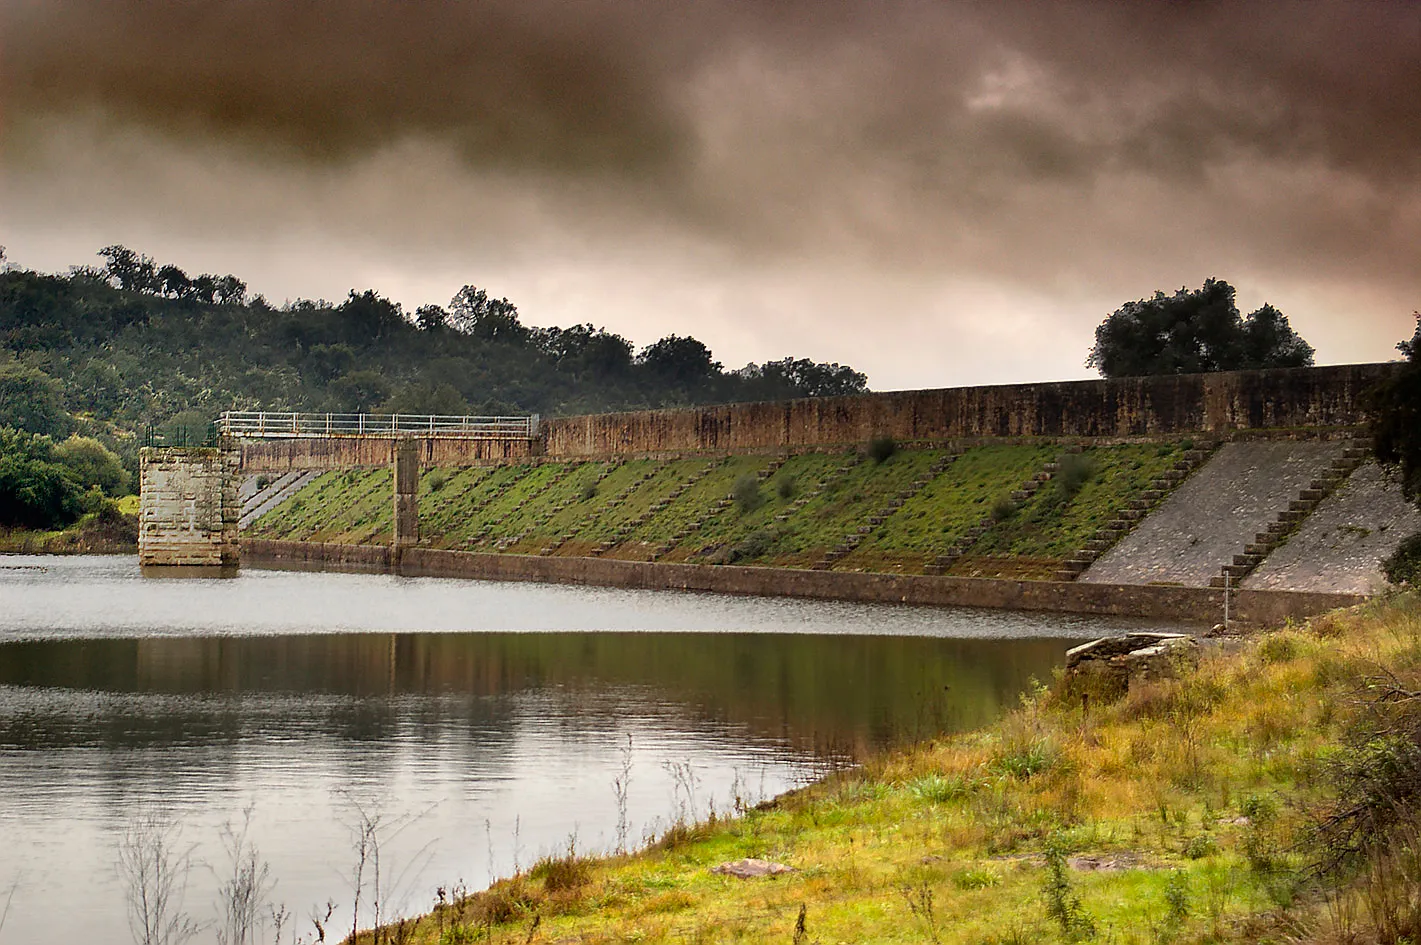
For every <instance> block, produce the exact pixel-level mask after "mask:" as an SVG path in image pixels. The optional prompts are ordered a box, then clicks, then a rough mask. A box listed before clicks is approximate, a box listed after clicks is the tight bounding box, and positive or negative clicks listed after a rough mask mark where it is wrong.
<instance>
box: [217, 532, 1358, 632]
mask: <svg viewBox="0 0 1421 945" xmlns="http://www.w3.org/2000/svg"><path fill="white" fill-rule="evenodd" d="M242 553H243V555H244V556H245V557H247V558H249V559H250V560H251V561H253V562H264V563H272V564H285V565H296V566H302V565H305V566H313V567H330V568H335V569H352V570H375V571H384V570H398V571H399V573H401V574H405V575H428V576H433V577H460V578H477V579H482V580H494V581H538V582H547V583H558V584H590V585H601V586H608V587H630V588H643V589H647V590H684V591H712V592H716V593H723V594H752V595H763V596H778V597H807V598H820V599H827V600H848V601H863V602H878V603H903V604H919V605H931V606H960V607H993V608H999V609H1007V610H1038V611H1055V612H1060V613H1077V614H1095V615H1102V616H1122V617H1137V618H1145V619H1159V620H1171V621H1176V620H1185V621H1198V622H1204V623H1216V622H1218V621H1219V620H1220V619H1221V618H1222V616H1223V609H1224V599H1223V591H1221V590H1217V589H1213V588H1199V587H1162V586H1131V585H1118V584H1079V583H1058V582H1051V581H1000V580H989V579H983V578H958V577H930V576H924V575H906V574H865V573H858V572H854V573H839V572H832V571H807V570H793V569H787V568H745V567H734V566H728V565H726V566H715V565H691V564H660V563H653V562H648V561H618V560H614V559H609V558H560V557H553V556H549V557H540V556H536V555H513V554H480V553H477V552H465V551H440V550H434V549H429V548H405V549H401V550H400V551H399V552H398V553H396V552H392V551H391V549H390V548H388V547H385V546H377V545H340V544H321V543H317V542H286V541H262V540H254V539H244V540H243V541H242ZM1363 600H1365V598H1363V597H1361V596H1359V595H1355V594H1311V593H1300V592H1291V591H1259V590H1242V591H1234V592H1233V604H1232V610H1233V617H1234V619H1235V620H1236V621H1237V622H1238V623H1240V624H1246V625H1265V624H1274V623H1280V622H1282V621H1283V620H1285V619H1289V618H1292V619H1301V618H1304V617H1308V616H1311V615H1313V614H1318V613H1322V612H1324V611H1327V610H1332V609H1333V608H1336V607H1347V606H1351V605H1354V604H1359V603H1361V602H1362V601H1363Z"/></svg>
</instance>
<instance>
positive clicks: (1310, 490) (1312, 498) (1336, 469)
mask: <svg viewBox="0 0 1421 945" xmlns="http://www.w3.org/2000/svg"><path fill="white" fill-rule="evenodd" d="M1371 451H1372V441H1371V440H1369V439H1364V438H1357V439H1354V440H1353V441H1352V442H1351V444H1350V445H1348V446H1347V448H1346V449H1344V450H1343V451H1342V455H1341V456H1339V457H1338V458H1337V459H1334V460H1333V461H1332V464H1331V465H1330V466H1329V467H1328V469H1327V472H1325V473H1324V474H1323V475H1321V476H1319V477H1318V478H1316V479H1314V480H1313V481H1312V482H1310V483H1308V485H1307V487H1306V488H1304V489H1301V490H1299V492H1298V497H1297V498H1296V499H1293V500H1292V501H1291V502H1289V503H1288V508H1287V509H1285V510H1284V511H1282V512H1279V513H1278V517H1277V519H1276V520H1274V521H1273V522H1271V523H1269V525H1268V527H1267V529H1265V530H1264V531H1261V532H1259V533H1258V534H1256V535H1254V536H1253V541H1252V542H1251V543H1249V544H1247V545H1245V546H1244V549H1243V552H1242V553H1241V554H1236V555H1234V558H1233V562H1232V563H1230V564H1226V565H1224V566H1223V567H1221V568H1220V569H1219V573H1218V574H1217V575H1215V576H1214V577H1212V578H1210V579H1209V586H1210V587H1238V586H1239V584H1240V583H1241V582H1242V581H1243V579H1244V578H1246V577H1248V576H1249V575H1250V574H1252V573H1253V569H1254V568H1256V567H1258V566H1259V565H1260V564H1262V563H1263V559H1264V558H1267V557H1268V555H1269V554H1270V553H1272V551H1273V549H1275V548H1277V547H1278V546H1279V545H1281V544H1283V542H1285V541H1287V540H1288V537H1289V536H1290V535H1292V533H1293V532H1294V531H1296V530H1297V528H1298V526H1299V525H1301V524H1302V523H1303V521H1304V520H1305V519H1306V518H1307V517H1308V516H1309V515H1311V514H1312V513H1313V510H1315V509H1316V508H1317V507H1318V505H1320V504H1321V503H1322V500H1323V499H1325V498H1327V497H1328V496H1329V495H1331V494H1332V493H1333V492H1334V491H1336V489H1337V487H1338V486H1340V485H1341V484H1342V483H1343V482H1345V481H1346V480H1347V477H1348V476H1350V475H1352V473H1354V472H1356V471H1357V467H1359V466H1361V465H1362V463H1363V462H1365V461H1366V459H1367V456H1368V455H1370V454H1371Z"/></svg>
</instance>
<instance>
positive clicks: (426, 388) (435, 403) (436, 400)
mask: <svg viewBox="0 0 1421 945" xmlns="http://www.w3.org/2000/svg"><path fill="white" fill-rule="evenodd" d="M385 409H387V410H389V411H390V412H391V413H421V414H422V413H435V414H444V415H446V416H453V417H460V416H463V415H465V414H467V413H468V412H469V404H468V402H467V401H465V400H464V398H463V395H461V394H460V393H459V392H458V391H457V390H455V389H454V386H453V385H452V384H432V383H430V382H428V381H415V382H414V383H412V384H406V385H405V386H404V387H402V388H400V390H399V392H398V393H397V394H395V396H394V397H391V398H390V401H389V403H387V404H386V405H385Z"/></svg>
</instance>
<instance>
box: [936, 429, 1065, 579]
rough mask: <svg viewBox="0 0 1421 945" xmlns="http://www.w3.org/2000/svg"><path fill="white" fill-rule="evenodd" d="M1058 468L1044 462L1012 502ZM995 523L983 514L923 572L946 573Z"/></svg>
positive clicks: (1024, 497)
mask: <svg viewBox="0 0 1421 945" xmlns="http://www.w3.org/2000/svg"><path fill="white" fill-rule="evenodd" d="M1065 452H1066V454H1068V455H1069V454H1075V453H1079V452H1081V448H1080V447H1079V446H1076V445H1074V444H1073V445H1071V446H1067V447H1066V449H1065ZM1060 468H1061V464H1060V462H1059V461H1056V460H1053V461H1051V462H1049V463H1045V464H1044V465H1042V467H1041V469H1040V470H1038V471H1037V472H1036V473H1035V474H1033V475H1032V477H1031V478H1030V479H1028V480H1026V482H1024V483H1022V484H1021V488H1019V489H1014V490H1012V492H1011V500H1012V501H1013V502H1025V501H1026V500H1027V499H1030V498H1031V497H1032V496H1034V495H1036V493H1037V492H1039V491H1040V489H1041V487H1042V486H1043V485H1045V484H1046V483H1048V482H1050V481H1051V480H1052V478H1054V477H1055V475H1056V472H1057V470H1059V469H1060ZM996 523H997V520H996V519H994V518H993V517H992V516H991V515H984V516H983V517H982V518H981V520H980V521H978V522H977V524H976V525H973V526H972V527H971V528H969V529H967V531H965V532H963V533H962V537H961V538H959V539H957V541H955V542H953V544H952V546H951V547H950V548H948V549H947V550H946V551H944V552H943V553H942V554H940V555H937V556H935V557H934V558H933V560H932V561H929V562H928V564H927V566H926V567H924V568H923V573H924V574H931V575H943V574H946V573H947V572H948V569H949V568H951V567H952V566H953V565H954V564H956V563H957V560H958V559H959V558H961V557H962V556H963V555H965V554H966V553H967V552H968V551H970V550H971V549H972V546H973V545H975V544H977V539H979V538H981V537H982V536H983V535H985V534H986V533H987V529H989V528H991V527H992V526H993V525H995V524H996Z"/></svg>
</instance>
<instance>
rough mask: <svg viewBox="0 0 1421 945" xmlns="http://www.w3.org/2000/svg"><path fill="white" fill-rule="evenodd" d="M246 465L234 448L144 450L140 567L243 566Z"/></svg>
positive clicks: (141, 474) (139, 521)
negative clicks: (240, 472)
mask: <svg viewBox="0 0 1421 945" xmlns="http://www.w3.org/2000/svg"><path fill="white" fill-rule="evenodd" d="M240 460H241V453H240V451H239V450H237V449H236V448H234V447H229V446H222V447H195V446H182V447H144V448H143V449H142V450H141V451H140V453H139V460H138V464H139V482H140V489H139V495H140V499H139V511H138V563H139V564H141V565H145V566H147V565H157V566H166V565H187V566H192V565H197V566H209V567H222V566H226V567H236V566H237V564H238V561H239V560H240V548H239V545H238V538H237V523H238V520H239V518H240V517H241V511H242V504H241V501H240V500H239V499H238V497H237V484H238V481H237V467H238V465H239V463H240Z"/></svg>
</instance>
